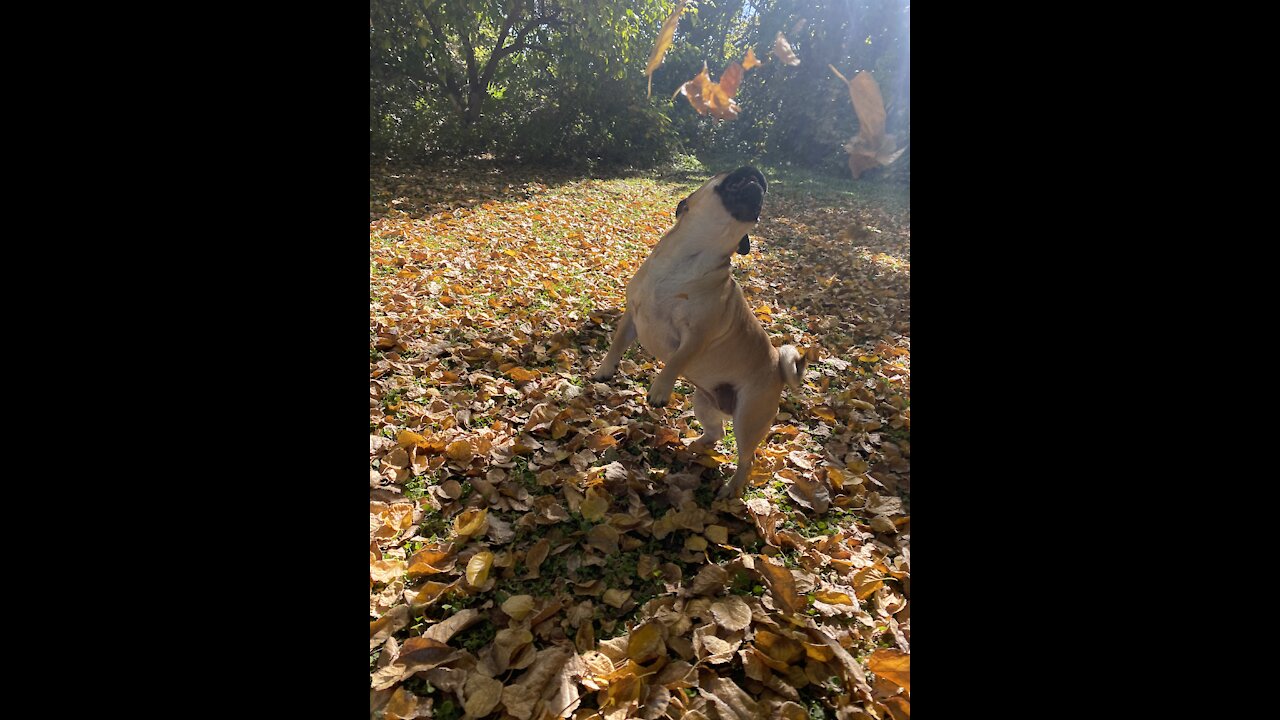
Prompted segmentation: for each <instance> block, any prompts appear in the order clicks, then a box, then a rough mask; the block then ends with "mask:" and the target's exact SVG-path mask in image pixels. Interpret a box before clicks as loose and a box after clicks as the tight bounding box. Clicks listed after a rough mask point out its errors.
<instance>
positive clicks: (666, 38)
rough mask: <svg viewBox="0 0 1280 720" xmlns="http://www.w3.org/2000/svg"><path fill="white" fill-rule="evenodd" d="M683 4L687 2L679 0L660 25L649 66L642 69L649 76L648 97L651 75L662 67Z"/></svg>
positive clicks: (651, 92) (651, 90)
mask: <svg viewBox="0 0 1280 720" xmlns="http://www.w3.org/2000/svg"><path fill="white" fill-rule="evenodd" d="M685 2H687V0H680V2H679V3H677V4H676V9H675V10H672V11H671V15H669V16H668V17H667V19H666V22H664V23H662V29H661V30H659V31H658V41H657V42H656V43H655V44H654V46H653V52H651V53H649V64H648V65H646V66H645V69H644V74H645V75H648V76H649V92H648V95H649V96H652V95H653V73H654V71H655V70H657V69H658V67H659V66H661V65H662V57H663V56H664V55H666V54H667V48H669V47H671V40H672V38H673V37H675V34H676V26H677V25H679V24H680V13H682V12H684V4H685Z"/></svg>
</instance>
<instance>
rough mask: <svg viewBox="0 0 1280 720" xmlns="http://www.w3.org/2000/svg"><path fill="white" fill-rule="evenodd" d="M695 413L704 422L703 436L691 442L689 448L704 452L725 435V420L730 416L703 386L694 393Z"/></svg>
mask: <svg viewBox="0 0 1280 720" xmlns="http://www.w3.org/2000/svg"><path fill="white" fill-rule="evenodd" d="M693 414H694V415H697V416H698V422H700V423H702V437H700V438H698V439H697V440H694V441H693V442H692V443H690V444H689V449H690V450H692V451H693V452H702V451H704V450H708V449H710V448H713V447H715V444H716V443H717V442H718V441H719V440H720V438H722V437H724V421H725V420H727V419H728V418H729V416H728V415H726V414H725V413H723V412H721V411H720V407H719V406H718V405H716V401H715V399H714V398H712V397H711V396H710V395H708V394H707V392H706V391H705V390H703V389H702V388H698V390H697V392H695V393H694V394H693Z"/></svg>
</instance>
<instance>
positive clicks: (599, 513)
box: [578, 486, 610, 522]
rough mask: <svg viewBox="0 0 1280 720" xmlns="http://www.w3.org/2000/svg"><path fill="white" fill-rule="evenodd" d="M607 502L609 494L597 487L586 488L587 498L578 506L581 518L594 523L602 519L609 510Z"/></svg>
mask: <svg viewBox="0 0 1280 720" xmlns="http://www.w3.org/2000/svg"><path fill="white" fill-rule="evenodd" d="M609 501H610V499H609V493H607V492H606V491H605V490H604V489H603V488H601V487H599V486H592V487H589V488H587V496H586V498H585V499H584V500H583V501H582V504H581V505H579V506H578V510H579V511H580V512H581V513H582V517H583V518H585V519H587V520H590V521H591V522H596V521H598V520H600V518H602V517H604V514H605V512H606V511H607V510H608V509H609Z"/></svg>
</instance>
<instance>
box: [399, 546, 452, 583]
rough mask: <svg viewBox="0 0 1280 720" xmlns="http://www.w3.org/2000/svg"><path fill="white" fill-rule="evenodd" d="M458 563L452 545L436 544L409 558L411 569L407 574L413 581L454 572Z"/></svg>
mask: <svg viewBox="0 0 1280 720" xmlns="http://www.w3.org/2000/svg"><path fill="white" fill-rule="evenodd" d="M456 562H457V558H456V557H454V555H453V545H452V544H450V543H436V544H434V545H428V546H427V547H424V548H423V549H421V550H419V551H418V552H416V553H414V555H413V557H411V558H409V567H408V568H407V569H406V570H405V572H406V573H408V575H409V579H411V580H412V579H415V578H419V577H422V576H423V575H434V574H436V573H445V572H449V571H451V570H453V566H454V564H455V563H456Z"/></svg>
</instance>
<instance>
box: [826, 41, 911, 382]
mask: <svg viewBox="0 0 1280 720" xmlns="http://www.w3.org/2000/svg"><path fill="white" fill-rule="evenodd" d="M828 67H830V68H831V71H832V72H834V73H835V74H836V76H837V77H839V78H840V80H841V81H843V82H844V83H845V84H846V85H847V86H848V87H849V102H851V103H852V104H853V112H854V114H855V115H857V116H858V134H857V135H854V136H853V137H852V138H851V139H850V140H849V142H848V143H847V144H845V146H844V149H845V152H846V153H848V155H849V171H850V172H851V173H852V174H853V177H854V179H855V180H856V179H857V178H858V177H859V176H861V175H862V173H864V172H866V171H867V170H869V169H871V168H873V167H880V166H884V165H888V164H890V163H892V162H893V161H894V160H897V159H898V157H899V156H900V155H902V152H903V150H905V149H906V148H903V150H896V151H895V147H896V144H895V142H894V140H893V138H892V137H891V136H889V135H886V134H885V120H886V118H887V113H886V112H885V109H884V98H883V97H882V96H881V95H880V86H879V85H877V84H876V81H875V79H874V78H872V77H871V74H870V73H868V72H867V71H865V70H862V71H859V72H857V73H855V74H854V76H853V79H852V80H849V79H846V78H845V76H844V75H842V74H841V73H840V71H839V70H837V69H836V68H835V66H832V65H828ZM858 359H859V360H860V361H862V362H876V361H878V360H879V359H880V358H879V357H877V356H874V355H869V356H867V355H864V356H860V357H859V358H858Z"/></svg>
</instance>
